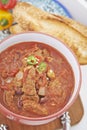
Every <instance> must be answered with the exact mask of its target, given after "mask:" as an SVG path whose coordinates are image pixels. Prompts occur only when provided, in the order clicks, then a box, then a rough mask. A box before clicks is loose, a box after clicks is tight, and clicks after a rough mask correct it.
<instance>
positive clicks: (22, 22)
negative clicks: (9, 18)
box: [10, 2, 87, 64]
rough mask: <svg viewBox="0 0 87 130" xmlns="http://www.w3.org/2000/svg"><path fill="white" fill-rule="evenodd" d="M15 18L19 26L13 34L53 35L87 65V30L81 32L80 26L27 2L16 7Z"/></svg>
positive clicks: (13, 28) (14, 29)
mask: <svg viewBox="0 0 87 130" xmlns="http://www.w3.org/2000/svg"><path fill="white" fill-rule="evenodd" d="M13 16H14V20H15V21H16V22H17V23H18V25H14V26H13V27H12V28H11V29H10V30H11V32H12V33H14V32H15V33H19V32H24V31H29V30H31V31H38V32H44V33H47V34H51V35H52V36H55V37H56V38H58V39H60V40H61V41H63V42H64V43H65V44H67V45H68V46H69V47H70V48H71V49H72V50H73V52H74V53H75V54H76V56H77V58H78V61H79V63H80V64H87V37H86V35H84V34H85V33H84V32H85V31H87V30H85V29H82V30H83V31H81V30H80V25H79V26H77V24H76V23H74V24H73V23H72V22H71V23H70V22H69V20H67V19H65V20H64V18H62V17H60V16H59V17H57V16H55V15H52V14H50V13H47V12H45V11H42V10H40V9H38V8H36V7H34V6H33V5H30V4H28V3H25V2H19V3H18V4H17V5H16V6H15V8H14V10H13ZM75 26H77V27H75ZM16 28H20V31H16ZM81 28H83V27H82V26H81ZM17 30H18V29H17ZM79 30H80V31H79ZM84 30H85V31H84Z"/></svg>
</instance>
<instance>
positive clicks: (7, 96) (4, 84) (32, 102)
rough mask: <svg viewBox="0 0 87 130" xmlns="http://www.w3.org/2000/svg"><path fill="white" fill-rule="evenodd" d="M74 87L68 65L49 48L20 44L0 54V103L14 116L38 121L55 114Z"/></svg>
mask: <svg viewBox="0 0 87 130" xmlns="http://www.w3.org/2000/svg"><path fill="white" fill-rule="evenodd" d="M74 83H75V82H74V74H73V71H72V68H71V66H70V64H69V63H68V61H67V60H66V58H65V57H64V56H63V55H62V54H61V53H60V52H58V51H57V50H56V49H54V48H52V47H51V46H48V45H45V44H43V43H36V42H25V43H24V42H23V43H18V44H16V45H13V46H11V47H9V48H7V49H6V50H4V51H3V52H1V53H0V102H1V104H3V105H4V106H5V107H6V108H7V109H9V110H11V111H12V112H14V113H16V114H20V115H23V116H28V117H41V116H47V115H50V114H53V113H55V112H57V111H59V110H60V109H62V108H63V107H64V106H65V104H66V103H67V102H68V100H69V99H70V97H71V95H72V93H73V89H74Z"/></svg>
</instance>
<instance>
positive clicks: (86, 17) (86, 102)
mask: <svg viewBox="0 0 87 130" xmlns="http://www.w3.org/2000/svg"><path fill="white" fill-rule="evenodd" d="M59 1H60V2H61V3H63V5H65V7H66V8H67V9H68V10H69V12H70V13H71V15H72V16H73V18H74V19H75V20H77V21H79V22H81V23H82V24H84V25H87V2H86V0H59ZM81 71H82V85H81V90H80V97H81V100H82V104H83V108H84V115H83V118H82V120H81V121H80V122H79V123H78V124H77V125H75V126H72V127H71V129H70V130H87V65H83V66H81ZM78 109H79V108H78Z"/></svg>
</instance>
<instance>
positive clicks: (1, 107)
mask: <svg viewBox="0 0 87 130" xmlns="http://www.w3.org/2000/svg"><path fill="white" fill-rule="evenodd" d="M31 33H32V34H42V35H44V36H47V37H51V38H54V39H56V40H57V41H59V42H61V43H62V44H63V45H64V46H65V48H67V49H68V50H69V51H70V52H71V53H72V55H73V57H74V58H75V61H76V63H77V66H78V69H79V74H80V76H79V85H78V88H77V92H76V94H75V96H74V98H73V100H72V101H71V103H69V104H68V105H67V104H66V105H65V106H64V107H63V108H62V109H61V110H60V111H58V112H55V113H53V114H51V115H48V116H42V117H27V116H22V115H19V114H16V113H14V112H12V111H10V110H8V109H7V108H6V107H4V106H3V105H2V104H1V103H0V110H1V112H2V114H4V115H5V116H9V115H11V116H13V117H14V118H17V119H16V120H20V119H21V120H22V119H23V120H28V121H29V120H30V121H41V120H43V121H44V120H48V119H51V118H55V117H60V116H61V115H62V114H63V113H65V112H66V111H67V110H68V109H69V108H70V106H71V105H72V104H73V103H74V101H75V100H76V98H77V97H78V95H79V91H80V88H81V82H82V74H81V68H80V64H79V62H78V60H77V58H76V55H75V54H74V53H73V51H72V50H71V49H70V48H69V47H68V45H66V44H65V43H64V42H63V41H62V40H60V39H59V38H56V37H54V36H52V35H50V34H46V33H42V32H37V31H28V32H24V33H18V34H13V35H10V36H8V37H7V38H5V39H3V40H2V41H0V45H1V44H3V42H5V41H7V40H8V39H10V38H12V37H16V36H18V35H21V34H31Z"/></svg>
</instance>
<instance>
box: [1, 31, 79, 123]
mask: <svg viewBox="0 0 87 130" xmlns="http://www.w3.org/2000/svg"><path fill="white" fill-rule="evenodd" d="M27 41H30V42H31V41H35V42H41V43H44V44H48V45H50V46H52V47H54V48H56V49H57V50H58V51H59V52H61V53H62V54H63V55H64V56H65V58H66V59H67V60H68V62H69V64H70V65H71V67H72V69H73V72H74V77H75V86H74V92H73V94H72V96H71V98H70V100H69V101H68V103H67V104H66V105H65V107H64V108H62V109H61V110H60V111H58V112H56V113H54V114H52V115H49V116H46V117H40V118H30V117H24V116H21V115H18V114H15V113H13V112H11V111H9V110H8V109H6V108H5V107H4V106H2V105H1V104H0V111H1V112H2V113H3V114H4V115H5V116H6V117H7V118H9V119H11V120H14V121H17V122H20V123H23V124H28V125H41V124H46V123H48V122H50V121H53V120H54V119H56V118H58V117H60V116H61V115H62V114H63V113H64V112H66V111H67V109H69V107H70V106H71V105H72V104H73V103H74V101H75V99H76V97H77V96H78V94H79V90H80V86H81V70H80V66H79V63H78V61H77V59H76V57H75V55H74V54H73V52H72V51H71V50H70V49H69V48H68V47H67V46H66V45H65V44H63V43H62V42H61V41H60V40H58V39H56V38H54V37H52V36H50V35H46V34H43V33H37V32H27V33H22V34H17V35H13V36H11V37H9V38H7V39H5V40H4V41H2V42H1V44H0V52H2V51H3V50H5V49H6V48H8V47H10V46H12V45H14V44H17V43H20V42H27Z"/></svg>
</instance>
